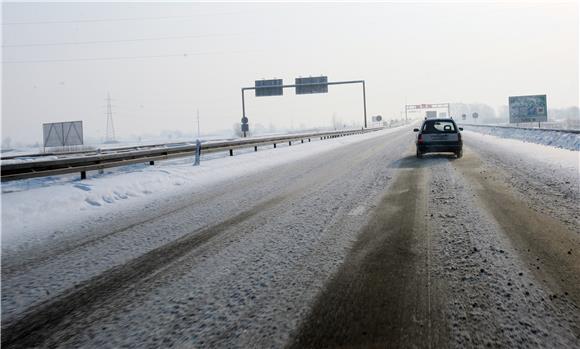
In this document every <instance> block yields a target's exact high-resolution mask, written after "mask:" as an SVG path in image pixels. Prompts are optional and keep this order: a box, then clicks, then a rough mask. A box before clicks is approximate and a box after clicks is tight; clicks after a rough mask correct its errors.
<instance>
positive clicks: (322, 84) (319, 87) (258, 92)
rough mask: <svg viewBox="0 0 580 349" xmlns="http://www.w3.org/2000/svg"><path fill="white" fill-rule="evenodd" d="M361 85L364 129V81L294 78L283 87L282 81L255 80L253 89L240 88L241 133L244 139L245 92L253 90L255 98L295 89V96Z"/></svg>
mask: <svg viewBox="0 0 580 349" xmlns="http://www.w3.org/2000/svg"><path fill="white" fill-rule="evenodd" d="M344 84H361V85H362V97H363V112H364V127H365V128H367V99H366V91H365V81H364V80H349V81H332V82H329V81H328V77H326V76H315V77H307V78H302V77H300V78H296V79H295V83H294V84H291V85H284V84H283V81H282V79H269V80H256V81H255V82H254V86H253V87H242V132H243V134H244V137H246V133H247V132H248V131H249V126H248V117H247V116H246V101H245V92H246V91H247V90H254V91H255V96H256V97H267V96H282V95H283V89H285V88H295V89H296V94H297V95H303V94H312V93H328V86H329V85H344Z"/></svg>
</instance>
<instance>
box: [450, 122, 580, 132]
mask: <svg viewBox="0 0 580 349" xmlns="http://www.w3.org/2000/svg"><path fill="white" fill-rule="evenodd" d="M461 126H470V127H471V126H475V127H496V128H507V129H516V130H530V131H552V132H563V133H574V134H580V130H567V129H557V128H535V127H517V126H503V125H478V124H461Z"/></svg>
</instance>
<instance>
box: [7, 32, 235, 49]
mask: <svg viewBox="0 0 580 349" xmlns="http://www.w3.org/2000/svg"><path fill="white" fill-rule="evenodd" d="M236 35H242V34H200V35H183V36H163V37H153V38H136V39H120V40H92V41H68V42H66V41H65V42H51V43H33V44H8V45H2V47H37V46H67V45H93V44H108V43H123V42H140V41H159V40H177V39H193V38H204V37H216V36H236Z"/></svg>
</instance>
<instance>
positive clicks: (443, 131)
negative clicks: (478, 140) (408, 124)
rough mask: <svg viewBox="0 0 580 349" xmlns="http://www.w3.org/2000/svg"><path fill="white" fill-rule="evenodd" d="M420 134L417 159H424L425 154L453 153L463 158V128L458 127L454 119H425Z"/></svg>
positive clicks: (418, 136) (417, 130)
mask: <svg viewBox="0 0 580 349" xmlns="http://www.w3.org/2000/svg"><path fill="white" fill-rule="evenodd" d="M413 131H415V132H418V134H417V140H416V142H415V144H416V145H417V157H418V158H421V157H423V154H425V153H438V152H452V153H455V155H456V156H457V157H458V158H460V157H462V156H463V141H462V140H461V133H460V132H459V131H463V128H461V127H457V125H456V124H455V121H454V120H453V119H425V121H423V125H421V129H418V128H416V129H414V130H413Z"/></svg>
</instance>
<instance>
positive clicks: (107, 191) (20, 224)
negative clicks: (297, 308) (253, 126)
mask: <svg viewBox="0 0 580 349" xmlns="http://www.w3.org/2000/svg"><path fill="white" fill-rule="evenodd" d="M402 127H403V128H407V127H408V126H402ZM400 130H401V127H398V128H392V129H386V130H382V131H377V132H371V133H367V134H361V135H353V136H348V137H341V138H334V139H329V140H324V141H314V142H312V143H305V144H296V145H293V146H291V147H290V146H285V147H282V146H281V145H280V146H279V147H278V149H272V148H271V147H268V148H269V149H263V150H262V149H260V150H259V151H258V152H254V151H253V149H251V150H249V151H246V152H245V153H243V152H242V151H241V150H239V151H237V152H236V154H239V155H236V156H234V157H229V156H228V157H225V156H222V157H220V158H213V159H212V160H206V161H204V159H203V158H202V162H201V165H200V166H196V167H194V166H192V163H193V160H192V158H181V159H176V160H171V161H162V162H156V165H155V166H148V165H144V164H143V165H142V164H139V165H132V166H126V167H122V168H118V169H113V170H109V171H107V172H105V173H104V174H101V175H99V174H97V172H90V173H88V175H89V178H87V179H86V180H83V181H80V180H78V174H74V175H68V176H55V177H45V178H37V179H28V180H20V181H13V182H6V183H2V245H3V246H6V245H11V244H21V243H22V242H24V241H31V240H36V239H37V238H39V237H41V236H43V235H44V234H47V232H49V231H51V230H52V231H54V230H55V229H56V230H58V229H59V227H64V224H65V223H64V222H67V224H70V223H71V217H72V218H74V220H75V221H76V222H77V223H81V224H82V223H83V222H87V221H89V218H91V217H95V216H102V215H106V214H107V212H112V211H119V210H123V209H126V208H129V207H134V206H135V205H146V204H148V203H150V202H152V201H154V200H156V199H164V198H167V197H171V196H172V195H176V194H177V193H180V192H181V193H182V192H184V191H186V190H189V191H195V190H196V188H202V187H207V186H209V185H214V184H216V183H218V182H221V181H228V180H235V179H237V178H239V177H241V176H247V175H250V174H252V173H256V172H258V171H263V170H265V169H268V168H271V167H274V166H277V165H281V164H284V163H289V162H292V161H297V160H300V159H304V158H307V157H310V156H313V155H315V154H320V153H323V152H327V151H330V150H333V149H336V148H338V147H342V146H346V145H348V144H352V143H355V142H361V141H364V140H367V139H370V138H375V137H381V136H384V135H386V134H389V133H393V132H397V131H400ZM211 156H213V157H215V156H216V155H215V154H212V155H211ZM206 159H207V158H206ZM109 210H111V211H109Z"/></svg>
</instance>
